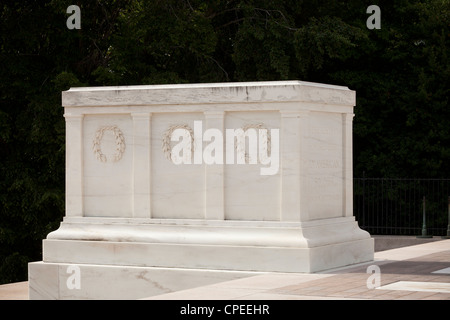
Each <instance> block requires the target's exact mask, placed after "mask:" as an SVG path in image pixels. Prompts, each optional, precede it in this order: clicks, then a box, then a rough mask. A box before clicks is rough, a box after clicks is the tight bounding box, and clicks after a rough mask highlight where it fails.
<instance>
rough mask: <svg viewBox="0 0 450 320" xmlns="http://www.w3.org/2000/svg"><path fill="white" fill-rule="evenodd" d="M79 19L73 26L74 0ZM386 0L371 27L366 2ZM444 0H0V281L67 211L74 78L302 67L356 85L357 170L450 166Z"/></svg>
mask: <svg viewBox="0 0 450 320" xmlns="http://www.w3.org/2000/svg"><path fill="white" fill-rule="evenodd" d="M72 4H77V5H78V6H80V8H81V29H80V30H76V29H74V30H69V29H68V28H67V27H66V20H67V18H68V17H69V16H70V14H67V13H66V9H67V7H68V6H69V5H72ZM371 4H377V5H378V6H379V7H380V8H381V29H380V30H376V29H375V30H369V29H367V27H366V20H367V18H368V17H369V15H370V14H367V13H366V9H367V7H368V6H369V5H371ZM449 24H450V1H449V0H395V1H392V0H385V1H382V0H377V1H373V0H370V1H356V0H350V1H336V0H324V1H319V0H258V1H256V0H255V1H244V0H211V1H200V0H140V1H130V0H116V1H115V0H95V1H92V0H89V1H88V0H83V1H78V0H77V1H72V0H68V1H63V0H47V1H43V0H42V1H38V0H22V1H2V2H1V4H0V283H8V282H14V281H22V280H26V279H27V262H28V261H36V260H41V241H42V239H43V238H45V237H46V235H47V234H48V233H49V232H50V231H52V230H55V229H57V228H58V226H59V223H60V221H61V220H62V217H63V215H64V184H65V181H64V179H65V173H64V152H65V151H64V150H65V149H64V147H65V146H64V143H65V138H64V118H63V108H62V107H61V91H63V90H67V89H68V88H69V87H71V86H87V85H89V86H103V85H132V84H162V83H193V82H224V81H259V80H284V79H290V80H294V79H298V80H304V81H314V82H322V83H329V84H336V85H344V86H348V87H349V88H350V89H352V90H356V92H357V105H356V107H355V113H356V117H355V119H354V176H355V177H358V176H361V175H362V174H363V172H364V173H365V175H366V176H372V177H422V178H423V177H429V178H433V177H450V165H449V164H450V161H449V159H450V109H449V105H448V102H449V101H448V99H449V98H448V97H449V87H450V85H449V84H450V82H449V75H450V67H449V62H448V60H449V36H450V31H449Z"/></svg>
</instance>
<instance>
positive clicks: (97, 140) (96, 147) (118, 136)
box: [92, 126, 125, 163]
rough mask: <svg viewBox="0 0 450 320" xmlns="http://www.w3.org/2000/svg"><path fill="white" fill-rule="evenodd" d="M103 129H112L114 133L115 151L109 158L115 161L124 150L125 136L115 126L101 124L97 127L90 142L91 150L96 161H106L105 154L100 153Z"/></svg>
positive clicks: (120, 157) (120, 156)
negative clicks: (91, 142)
mask: <svg viewBox="0 0 450 320" xmlns="http://www.w3.org/2000/svg"><path fill="white" fill-rule="evenodd" d="M105 131H112V132H113V134H114V138H115V142H116V153H115V154H114V156H113V158H112V159H110V161H112V162H117V161H119V160H120V159H122V156H123V153H124V152H125V138H124V137H123V133H122V131H121V130H120V129H119V128H118V127H117V126H103V127H100V128H98V130H97V131H96V132H95V137H94V141H93V144H92V150H93V151H94V155H95V157H96V158H97V160H98V161H100V162H103V163H106V162H107V161H108V159H107V157H106V155H104V154H103V153H102V148H101V143H102V138H103V134H104V133H105Z"/></svg>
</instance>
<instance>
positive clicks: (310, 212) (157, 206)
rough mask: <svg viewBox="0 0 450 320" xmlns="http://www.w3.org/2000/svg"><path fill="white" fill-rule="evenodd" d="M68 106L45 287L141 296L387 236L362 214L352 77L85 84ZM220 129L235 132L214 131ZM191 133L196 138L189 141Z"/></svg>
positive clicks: (33, 289)
mask: <svg viewBox="0 0 450 320" xmlns="http://www.w3.org/2000/svg"><path fill="white" fill-rule="evenodd" d="M62 105H63V107H64V110H65V112H64V117H65V121H66V212H65V217H64V220H63V221H62V223H61V226H60V227H59V229H58V230H56V231H54V232H51V233H50V234H49V235H48V236H47V238H46V239H44V240H43V261H39V262H33V263H30V264H29V292H30V298H31V299H136V298H143V297H146V296H151V295H155V294H161V293H166V292H171V291H176V290H180V289H187V288H191V287H195V286H200V285H206V284H211V283H214V282H219V281H224V280H229V279H235V278H239V277H246V276H249V275H254V274H257V273H261V272H318V271H322V270H326V269H330V268H336V267H341V266H346V265H350V264H355V263H360V262H365V261H370V260H373V240H372V239H371V237H370V235H369V234H368V233H367V232H365V231H363V230H361V229H359V227H358V224H357V222H356V221H355V218H354V216H353V208H352V202H353V195H352V121H353V116H354V114H353V107H354V106H355V92H354V91H351V90H349V89H348V88H346V87H341V86H334V85H325V84H318V83H309V82H303V81H279V82H278V81H277V82H248V83H245V82H244V83H213V84H183V85H145V86H121V87H91V88H71V89H70V90H68V91H65V92H63V93H62ZM209 129H213V130H209ZM228 129H230V130H231V129H233V130H235V132H237V131H236V130H237V129H242V132H244V133H247V132H250V131H253V132H258V133H260V134H259V135H256V137H257V139H258V143H260V142H261V143H260V144H258V148H257V150H258V152H260V151H261V152H265V155H266V156H268V155H270V156H271V160H272V162H271V163H270V164H268V163H267V159H268V158H267V157H266V158H263V157H262V156H261V157H259V156H260V155H261V153H257V156H256V161H253V162H251V160H250V159H249V154H250V156H251V155H252V153H251V151H250V146H251V145H252V144H251V143H252V142H251V139H250V134H249V136H248V137H247V138H246V139H245V140H242V141H241V142H245V143H246V144H245V145H244V146H242V144H241V145H240V147H239V144H238V143H237V140H238V139H236V148H234V149H232V148H230V149H229V150H228V149H226V147H225V146H226V141H231V140H232V139H226V137H227V136H226V132H227V130H228ZM260 129H264V130H260ZM177 130H178V131H177ZM208 130H209V131H208ZM214 130H215V131H214ZM213 131H214V132H215V133H217V132H222V133H223V140H225V141H223V140H221V139H219V137H218V136H214V137H215V139H211V137H210V140H208V137H207V132H213ZM176 132H178V133H180V132H181V133H182V135H181V136H178V139H174V135H175V133H176ZM185 139H186V140H185ZM219 140H220V141H219ZM212 141H214V146H220V143H219V142H221V143H222V144H223V148H222V149H220V150H223V154H220V152H219V151H220V150H219V149H218V148H217V149H214V150H215V151H214V153H211V152H210V153H209V155H213V156H214V157H215V158H214V159H216V160H218V159H221V160H223V161H222V162H223V164H222V163H220V161H217V162H218V163H210V161H209V162H208V160H207V158H206V156H205V153H202V151H203V152H206V154H207V155H208V153H207V151H205V150H209V151H211V146H213V143H212ZM181 142H183V143H184V142H186V143H185V144H183V148H184V147H185V146H190V147H191V148H190V149H178V151H177V152H176V151H175V150H176V146H180V145H181ZM253 142H254V141H253ZM216 143H219V144H216ZM208 146H209V147H208ZM208 148H210V149H208ZM239 148H241V149H239ZM244 149H245V150H244ZM180 150H181V151H182V152H181V151H180ZM199 150H200V151H199ZM232 151H234V153H235V155H234V156H236V158H235V159H236V161H235V162H227V161H226V157H227V156H228V154H230V153H231V152H232ZM217 152H219V153H217ZM239 152H241V153H239ZM239 154H241V156H242V154H244V155H245V159H244V163H238V161H237V157H238V156H239ZM202 155H203V157H202ZM177 156H178V157H179V158H178V160H180V159H182V160H183V161H184V162H183V163H181V164H175V163H174V159H175V158H176V157H177ZM194 158H195V160H197V162H195V161H193V160H194ZM276 158H278V164H277V163H276V161H275V160H276ZM230 159H231V158H230ZM264 159H265V160H266V162H264V161H263V160H264ZM191 160H192V161H191ZM199 160H200V161H201V162H200V163H199V162H198V161H199ZM189 161H191V163H190V164H189V163H188V162H189ZM194 162H195V163H194ZM270 166H272V167H273V168H272V169H273V170H272V171H271V172H270V174H262V168H268V167H270Z"/></svg>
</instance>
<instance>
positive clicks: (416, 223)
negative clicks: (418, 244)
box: [353, 178, 450, 236]
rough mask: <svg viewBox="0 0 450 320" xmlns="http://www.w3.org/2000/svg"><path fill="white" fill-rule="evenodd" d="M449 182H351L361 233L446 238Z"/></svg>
mask: <svg viewBox="0 0 450 320" xmlns="http://www.w3.org/2000/svg"><path fill="white" fill-rule="evenodd" d="M449 196H450V179H391V178H389V179H388V178H354V179H353V208H354V215H355V218H356V220H357V221H358V224H359V226H360V228H361V229H364V230H366V231H368V232H369V233H370V234H374V235H421V234H422V227H423V213H424V210H423V205H424V201H425V204H426V205H425V219H426V228H427V233H428V234H429V235H433V236H443V235H446V230H447V225H448V223H449V222H448V197H449Z"/></svg>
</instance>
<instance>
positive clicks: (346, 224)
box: [29, 217, 374, 299]
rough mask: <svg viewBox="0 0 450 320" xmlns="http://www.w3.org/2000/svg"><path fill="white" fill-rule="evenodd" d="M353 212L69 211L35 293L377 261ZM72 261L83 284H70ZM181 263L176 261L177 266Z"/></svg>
mask: <svg viewBox="0 0 450 320" xmlns="http://www.w3.org/2000/svg"><path fill="white" fill-rule="evenodd" d="M373 248H374V243H373V239H372V238H371V237H370V235H369V234H368V233H367V232H365V231H363V230H361V229H359V227H358V225H357V223H356V221H355V220H354V218H353V217H341V218H334V219H322V220H315V221H308V222H303V223H293V222H264V221H260V222H255V221H213V220H211V221H208V220H198V221H196V220H180V219H174V220H166V219H160V220H158V219H142V220H133V222H130V221H128V219H118V218H116V219H105V218H90V219H89V218H65V220H64V222H63V223H62V224H61V227H60V228H59V229H58V230H56V231H54V232H52V233H50V234H49V235H48V237H47V239H45V240H44V241H43V261H42V262H38V263H31V264H30V265H29V283H30V298H31V299H72V298H80V299H110V298H111V299H136V298H141V297H145V296H152V295H156V294H161V293H165V292H171V291H176V290H182V289H187V288H191V287H195V286H200V285H205V284H210V283H214V282H218V281H224V280H230V279H234V278H239V277H245V276H249V275H254V274H255V272H256V273H258V272H318V271H323V270H326V269H331V268H336V267H342V266H347V265H351V264H356V263H361V262H366V261H370V260H373V252H374V250H373ZM69 265H77V266H79V267H80V271H81V272H80V273H81V278H82V282H83V283H85V284H84V285H82V289H81V291H80V290H75V289H72V290H70V289H68V288H67V286H66V280H65V279H67V278H68V276H70V274H68V273H67V267H68V266H69ZM174 266H176V268H173V267H174Z"/></svg>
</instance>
